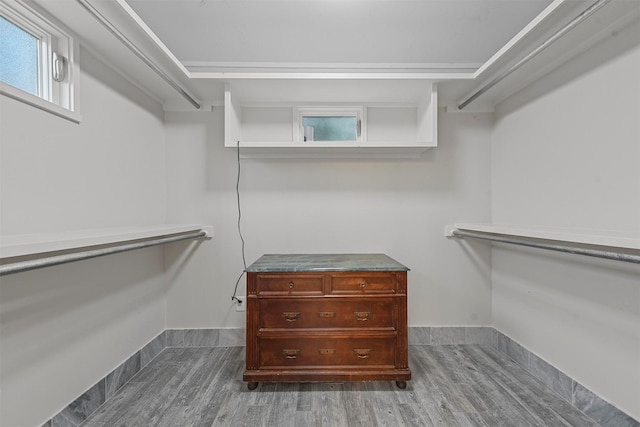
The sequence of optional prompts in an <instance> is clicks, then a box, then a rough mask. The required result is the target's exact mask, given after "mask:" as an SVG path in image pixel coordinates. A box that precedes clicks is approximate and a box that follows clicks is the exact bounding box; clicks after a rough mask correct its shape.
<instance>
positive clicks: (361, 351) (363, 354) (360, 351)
mask: <svg viewBox="0 0 640 427" xmlns="http://www.w3.org/2000/svg"><path fill="white" fill-rule="evenodd" d="M353 352H354V353H355V355H356V356H358V357H359V358H360V359H366V358H367V357H369V353H371V349H370V348H354V349H353Z"/></svg>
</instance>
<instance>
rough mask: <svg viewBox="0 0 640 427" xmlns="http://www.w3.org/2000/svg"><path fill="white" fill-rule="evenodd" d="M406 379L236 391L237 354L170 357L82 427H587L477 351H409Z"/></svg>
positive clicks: (167, 353) (487, 352)
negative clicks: (398, 382)
mask: <svg viewBox="0 0 640 427" xmlns="http://www.w3.org/2000/svg"><path fill="white" fill-rule="evenodd" d="M409 366H410V368H411V370H412V373H413V379H412V380H411V381H409V382H408V385H407V388H406V389H405V390H400V389H398V388H397V387H396V386H395V383H393V382H369V383H365V382H359V383H348V382H347V383H303V384H292V383H277V384H276V383H264V384H260V385H259V387H258V388H257V389H256V390H254V391H249V390H247V387H246V384H245V383H243V382H242V371H243V369H244V348H241V347H228V348H168V349H165V350H164V351H163V352H162V353H161V354H160V355H159V356H158V357H156V358H155V359H154V360H153V361H152V362H151V363H149V365H147V366H146V367H145V368H144V369H142V370H141V371H140V372H139V373H138V375H136V376H135V377H134V378H133V379H132V380H131V381H129V382H128V383H127V384H125V385H124V386H123V387H122V388H121V389H120V390H119V391H118V392H117V393H116V394H115V395H114V396H113V397H112V398H111V399H110V400H109V401H108V402H107V403H106V404H105V405H103V406H102V407H101V408H99V409H98V410H97V411H96V412H95V413H94V414H93V415H92V416H91V417H90V418H88V419H87V420H86V421H85V422H84V423H83V424H82V426H83V427H90V426H91V427H93V426H109V427H113V426H127V427H132V426H144V427H148V426H171V427H177V426H179V427H185V426H225V427H227V426H251V427H254V426H268V427H272V426H273V427H283V426H296V427H298V426H331V427H335V426H367V427H375V426H402V425H406V426H447V427H449V426H490V427H495V426H517V427H521V426H580V427H583V426H595V425H596V424H595V423H594V422H593V421H592V420H591V419H589V418H587V417H586V416H585V415H584V414H582V413H581V412H579V411H577V410H576V409H574V408H573V407H572V406H571V405H570V404H569V403H567V402H566V401H564V400H563V399H562V398H560V397H559V396H558V395H556V394H555V393H553V392H551V391H550V390H549V389H547V388H546V387H545V386H543V385H542V384H541V383H540V382H539V381H537V380H536V379H534V378H533V377H532V376H530V375H529V374H528V373H527V372H525V371H524V370H523V369H522V368H520V367H519V366H518V365H516V364H515V363H514V362H512V361H510V360H509V359H507V358H505V356H504V355H502V354H500V353H498V352H496V351H495V350H493V349H490V348H486V347H480V346H475V345H464V346H410V347H409Z"/></svg>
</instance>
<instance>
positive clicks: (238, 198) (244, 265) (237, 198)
mask: <svg viewBox="0 0 640 427" xmlns="http://www.w3.org/2000/svg"><path fill="white" fill-rule="evenodd" d="M236 148H237V153H238V157H237V164H238V176H237V178H236V202H237V206H238V235H239V236H240V242H242V265H243V267H244V269H243V270H242V273H240V276H238V280H236V286H235V287H234V288H233V295H232V296H231V301H235V302H237V303H238V304H242V300H240V299H238V297H236V295H237V293H238V284H239V283H240V279H242V276H244V273H245V272H246V270H247V259H246V257H245V254H244V246H245V243H244V237H243V236H242V228H241V227H240V221H241V220H242V209H241V208H240V141H238V142H237V144H236Z"/></svg>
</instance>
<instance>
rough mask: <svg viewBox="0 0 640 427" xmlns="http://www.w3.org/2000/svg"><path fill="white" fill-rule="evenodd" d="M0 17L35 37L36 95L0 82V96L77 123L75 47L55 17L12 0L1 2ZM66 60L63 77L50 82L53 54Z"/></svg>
mask: <svg viewBox="0 0 640 427" xmlns="http://www.w3.org/2000/svg"><path fill="white" fill-rule="evenodd" d="M0 15H2V17H3V18H5V19H6V20H8V21H9V22H10V23H12V24H14V25H16V26H18V27H19V28H21V29H23V30H24V31H26V32H28V33H30V34H32V35H33V36H34V37H36V38H38V40H39V43H38V62H39V63H38V69H39V70H38V94H37V95H34V94H32V93H29V92H25V91H23V90H21V89H19V88H17V87H15V86H12V85H10V84H8V83H5V82H2V81H0V94H1V95H4V96H8V97H10V98H13V99H15V100H17V101H21V102H24V103H25V104H29V105H31V106H33V107H36V108H38V109H41V110H44V111H47V112H49V113H52V114H55V115H57V116H60V117H62V118H65V119H68V120H71V121H73V122H76V123H79V122H80V121H81V115H80V112H79V109H80V108H79V107H80V103H79V96H78V87H79V83H78V81H79V75H80V73H79V65H78V64H77V58H78V51H79V46H78V43H77V42H76V41H75V39H74V38H73V37H72V36H71V35H70V33H69V32H68V31H67V30H66V29H64V28H63V26H62V24H60V23H59V22H58V21H57V20H55V18H53V17H51V16H49V15H48V14H47V13H46V12H44V11H43V10H40V9H38V10H36V9H35V6H34V7H32V6H27V5H26V4H24V3H22V2H18V1H16V0H3V1H2V3H0ZM54 52H55V53H56V54H58V55H60V56H62V57H64V58H65V60H66V66H65V77H64V79H63V80H62V81H60V82H57V81H55V80H54V79H53V60H52V56H53V53H54Z"/></svg>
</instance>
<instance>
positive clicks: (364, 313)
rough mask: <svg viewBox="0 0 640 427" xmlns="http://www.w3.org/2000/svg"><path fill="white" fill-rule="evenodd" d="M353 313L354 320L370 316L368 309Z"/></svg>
mask: <svg viewBox="0 0 640 427" xmlns="http://www.w3.org/2000/svg"><path fill="white" fill-rule="evenodd" d="M353 314H355V316H356V320H357V321H359V322H364V321H366V320H369V318H370V317H371V312H369V311H355V312H354V313H353Z"/></svg>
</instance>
